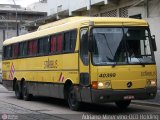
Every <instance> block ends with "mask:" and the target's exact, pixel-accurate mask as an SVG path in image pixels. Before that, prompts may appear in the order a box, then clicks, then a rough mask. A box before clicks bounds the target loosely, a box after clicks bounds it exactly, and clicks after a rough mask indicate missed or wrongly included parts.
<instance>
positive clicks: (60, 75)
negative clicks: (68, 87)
mask: <svg viewBox="0 0 160 120" xmlns="http://www.w3.org/2000/svg"><path fill="white" fill-rule="evenodd" d="M61 77H62V72H61V74H60V76H59V81H60V82H61Z"/></svg>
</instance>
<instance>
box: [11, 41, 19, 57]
mask: <svg viewBox="0 0 160 120" xmlns="http://www.w3.org/2000/svg"><path fill="white" fill-rule="evenodd" d="M12 47H13V51H12V54H13V58H17V57H18V53H19V43H16V44H13V46H12Z"/></svg>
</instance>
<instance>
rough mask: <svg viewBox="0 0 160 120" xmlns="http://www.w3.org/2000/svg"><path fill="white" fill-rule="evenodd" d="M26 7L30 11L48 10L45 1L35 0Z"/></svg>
mask: <svg viewBox="0 0 160 120" xmlns="http://www.w3.org/2000/svg"><path fill="white" fill-rule="evenodd" d="M27 9H29V10H32V11H40V12H48V7H47V3H41V2H36V3H33V4H31V5H29V6H28V7H27Z"/></svg>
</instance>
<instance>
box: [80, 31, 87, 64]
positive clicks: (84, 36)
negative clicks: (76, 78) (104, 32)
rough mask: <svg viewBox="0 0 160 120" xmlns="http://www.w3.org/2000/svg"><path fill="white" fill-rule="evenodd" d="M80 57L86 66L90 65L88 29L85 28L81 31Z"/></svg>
mask: <svg viewBox="0 0 160 120" xmlns="http://www.w3.org/2000/svg"><path fill="white" fill-rule="evenodd" d="M80 38H81V39H80V57H81V60H82V62H83V64H84V65H88V64H89V56H88V29H86V28H84V29H82V30H81V36H80Z"/></svg>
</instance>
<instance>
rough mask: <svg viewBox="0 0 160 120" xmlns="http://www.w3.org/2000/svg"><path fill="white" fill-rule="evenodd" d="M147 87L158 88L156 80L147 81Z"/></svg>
mask: <svg viewBox="0 0 160 120" xmlns="http://www.w3.org/2000/svg"><path fill="white" fill-rule="evenodd" d="M146 85H147V87H150V86H156V80H147V83H146Z"/></svg>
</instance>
